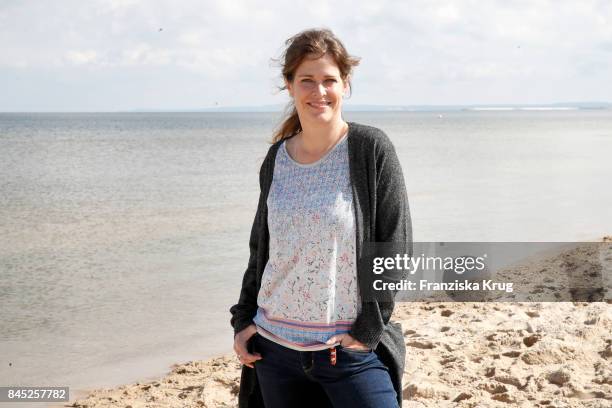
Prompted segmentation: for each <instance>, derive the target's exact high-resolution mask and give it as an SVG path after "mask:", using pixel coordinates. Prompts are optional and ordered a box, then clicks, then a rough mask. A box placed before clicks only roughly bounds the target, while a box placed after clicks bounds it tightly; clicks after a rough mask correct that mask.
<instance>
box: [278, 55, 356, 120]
mask: <svg viewBox="0 0 612 408" xmlns="http://www.w3.org/2000/svg"><path fill="white" fill-rule="evenodd" d="M287 89H288V91H289V94H290V95H291V96H292V97H293V99H294V103H295V107H296V109H297V112H298V116H299V117H300V122H302V123H304V122H308V123H312V124H329V123H333V122H334V121H336V120H341V118H342V115H341V113H342V95H343V94H344V92H345V91H346V90H347V89H348V83H346V82H344V81H343V80H342V78H341V77H340V70H339V69H338V66H337V65H336V62H335V61H334V59H333V57H331V56H330V55H328V54H325V55H324V56H323V57H321V58H317V59H312V58H306V59H304V61H302V63H301V64H300V66H299V67H298V68H297V70H296V71H295V75H294V78H293V81H292V82H287Z"/></svg>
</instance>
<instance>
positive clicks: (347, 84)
mask: <svg viewBox="0 0 612 408" xmlns="http://www.w3.org/2000/svg"><path fill="white" fill-rule="evenodd" d="M350 80H351V77H350V76H347V77H346V78H345V79H344V80H343V81H342V82H343V83H344V90H343V91H342V93H343V95H344V96H345V97H346V96H348V91H349V89H351V85H350Z"/></svg>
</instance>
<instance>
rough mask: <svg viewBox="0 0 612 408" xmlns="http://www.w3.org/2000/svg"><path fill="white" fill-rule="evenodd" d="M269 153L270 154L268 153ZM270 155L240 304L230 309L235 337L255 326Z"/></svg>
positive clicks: (263, 167)
mask: <svg viewBox="0 0 612 408" xmlns="http://www.w3.org/2000/svg"><path fill="white" fill-rule="evenodd" d="M268 153H269V152H268ZM269 156H270V154H268V155H267V156H266V158H265V159H264V161H263V163H262V165H261V169H260V170H259V188H260V192H259V201H258V204H257V211H256V213H255V219H254V220H253V225H252V227H251V236H250V238H249V249H250V256H249V263H248V265H247V269H246V271H245V272H244V277H243V278H242V288H241V289H240V297H239V299H238V303H237V304H235V305H234V306H232V307H231V308H230V313H231V314H232V318H231V320H230V324H231V325H232V327H233V328H234V335H236V334H237V333H238V332H240V331H242V330H243V329H245V328H246V327H248V326H249V325H251V324H253V318H254V317H255V314H256V313H257V291H258V288H257V250H258V248H259V238H260V237H259V235H260V231H261V227H262V222H267V220H263V217H264V212H265V211H264V209H265V206H266V202H265V198H264V177H265V175H266V174H267V171H268V167H267V166H269V163H270V160H269Z"/></svg>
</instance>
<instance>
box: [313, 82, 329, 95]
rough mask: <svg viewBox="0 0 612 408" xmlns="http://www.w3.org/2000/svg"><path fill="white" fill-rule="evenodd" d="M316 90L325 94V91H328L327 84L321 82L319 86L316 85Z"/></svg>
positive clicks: (319, 93)
mask: <svg viewBox="0 0 612 408" xmlns="http://www.w3.org/2000/svg"><path fill="white" fill-rule="evenodd" d="M315 91H316V93H317V94H318V95H325V93H326V92H327V91H326V89H325V86H324V85H323V84H322V83H319V84H317V86H315Z"/></svg>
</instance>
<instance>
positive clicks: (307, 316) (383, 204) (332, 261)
mask: <svg viewBox="0 0 612 408" xmlns="http://www.w3.org/2000/svg"><path fill="white" fill-rule="evenodd" d="M286 45H287V49H286V50H285V53H284V55H283V59H282V61H283V77H284V80H285V87H284V88H283V89H287V90H288V92H289V94H290V96H291V98H292V99H293V101H292V105H293V108H292V111H291V113H290V115H289V116H288V118H287V119H286V120H285V121H284V122H283V124H282V125H281V127H280V129H279V131H278V132H277V134H276V135H275V138H274V140H273V144H272V146H271V147H270V149H269V151H268V154H267V156H266V158H265V159H264V162H263V164H262V167H261V170H260V173H259V180H260V188H261V194H260V197H259V204H258V208H257V213H256V215H255V220H254V222H253V227H252V230H251V237H250V242H249V244H250V250H251V255H250V259H249V263H248V267H247V270H246V272H245V274H244V278H243V282H242V289H241V292H240V298H239V301H238V303H237V304H236V305H234V306H232V308H231V309H230V312H231V313H232V318H231V324H232V326H233V328H234V332H235V336H234V350H235V352H236V354H237V357H238V358H239V360H240V362H241V363H242V364H243V367H242V378H241V386H240V395H239V406H240V407H250V408H252V407H256V406H257V407H259V406H265V407H267V408H276V407H301V406H304V407H306V406H308V407H336V408H337V407H348V406H350V407H377V408H381V407H382V408H386V407H397V406H401V403H402V395H401V393H402V388H401V377H402V374H403V368H404V357H405V344H404V340H403V335H402V330H401V326H400V325H399V324H398V323H392V322H390V321H389V318H390V317H391V313H392V312H393V307H394V302H393V298H390V299H389V300H388V301H369V299H368V301H365V300H363V299H362V298H361V294H360V293H359V292H360V291H359V285H358V277H364V276H365V275H366V274H367V273H368V270H367V269H365V268H362V267H361V266H360V262H359V261H360V260H361V257H362V255H363V251H362V249H363V244H364V242H398V243H403V244H405V247H404V248H405V249H406V253H410V254H411V240H412V231H411V223H410V216H409V209H408V200H407V196H406V188H405V185H404V178H403V175H402V170H401V167H400V164H399V161H398V159H397V156H396V154H395V149H394V147H393V145H392V144H391V142H390V141H389V139H388V137H387V136H386V135H385V134H384V133H383V132H382V131H380V130H379V129H376V128H374V127H370V126H365V125H360V124H357V123H352V122H345V121H344V120H343V118H342V99H343V97H344V95H345V93H346V92H347V91H348V90H349V89H350V75H351V72H352V68H353V67H354V66H356V65H358V63H359V59H357V58H354V57H351V56H350V55H349V54H348V53H347V51H346V49H345V48H344V46H343V45H342V43H341V42H340V41H339V40H338V39H337V38H336V37H335V36H334V34H333V33H332V32H331V31H329V30H307V31H304V32H301V33H299V34H297V35H295V36H294V37H292V38H290V39H289V40H287V43H286ZM369 273H371V271H369Z"/></svg>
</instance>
